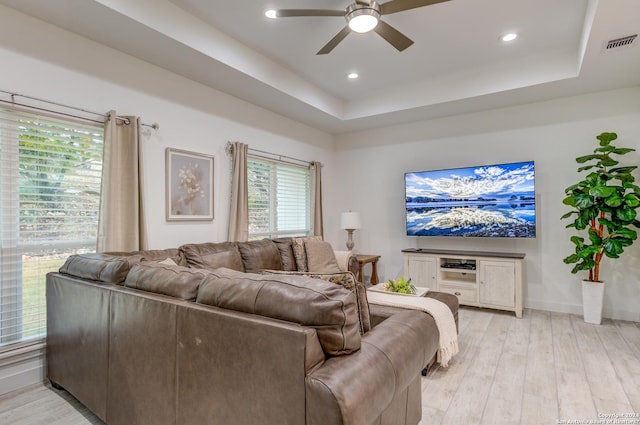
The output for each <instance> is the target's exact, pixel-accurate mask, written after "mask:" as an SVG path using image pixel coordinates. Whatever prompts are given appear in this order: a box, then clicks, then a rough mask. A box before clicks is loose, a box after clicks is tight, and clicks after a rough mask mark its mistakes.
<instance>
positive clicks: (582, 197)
mask: <svg viewBox="0 0 640 425" xmlns="http://www.w3.org/2000/svg"><path fill="white" fill-rule="evenodd" d="M593 204H594V201H593V197H592V196H590V195H586V194H578V195H574V196H573V206H575V207H576V208H578V209H585V208H589V207H590V206H591V205H593Z"/></svg>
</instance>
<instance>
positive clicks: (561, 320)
mask: <svg viewBox="0 0 640 425" xmlns="http://www.w3.org/2000/svg"><path fill="white" fill-rule="evenodd" d="M551 331H552V333H553V355H554V365H555V369H556V382H557V388H558V414H559V419H561V420H578V419H597V413H596V408H595V404H594V402H593V399H592V397H591V388H590V387H589V381H588V379H587V377H586V375H585V370H584V365H583V362H582V356H581V353H580V349H579V347H578V342H577V340H576V337H575V330H574V329H573V326H572V322H571V316H570V315H567V314H558V313H552V314H551Z"/></svg>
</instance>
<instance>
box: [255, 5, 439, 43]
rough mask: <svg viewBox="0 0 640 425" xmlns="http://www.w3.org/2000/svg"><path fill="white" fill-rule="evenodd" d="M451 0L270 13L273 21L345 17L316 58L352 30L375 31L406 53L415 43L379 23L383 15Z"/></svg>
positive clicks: (280, 10) (384, 24)
mask: <svg viewBox="0 0 640 425" xmlns="http://www.w3.org/2000/svg"><path fill="white" fill-rule="evenodd" d="M445 1H450V0H391V1H388V2H386V3H382V4H379V3H376V2H375V1H372V0H356V1H355V3H352V4H350V5H349V6H347V8H346V9H344V10H331V9H278V10H275V11H270V12H271V14H269V13H268V14H267V16H269V17H273V18H290V17H300V16H342V17H344V18H345V19H346V20H347V26H345V27H344V28H343V29H342V30H341V31H340V32H339V33H338V34H336V36H335V37H333V38H332V39H331V40H329V42H328V43H327V44H325V45H324V47H323V48H322V49H320V50H319V51H318V53H316V54H317V55H325V54H327V53H329V52H331V51H332V50H333V49H334V48H335V47H336V46H337V45H338V43H340V42H341V41H342V40H344V38H345V37H346V36H347V35H349V33H350V32H351V31H355V32H360V33H365V32H369V31H374V32H376V33H377V34H378V35H379V36H381V37H382V38H384V39H385V40H386V41H387V42H388V43H390V44H391V45H392V46H393V47H395V48H396V49H398V50H399V51H403V50H404V49H406V48H407V47H409V46H411V45H412V44H413V41H412V40H411V39H410V38H408V37H407V36H405V35H404V34H402V33H401V32H400V31H398V30H397V29H395V28H393V27H392V26H391V25H389V24H387V23H386V22H384V21H382V20H380V17H381V16H383V15H390V14H392V13H397V12H403V11H405V10H410V9H416V8H418V7H423V6H429V5H432V4H436V3H442V2H445Z"/></svg>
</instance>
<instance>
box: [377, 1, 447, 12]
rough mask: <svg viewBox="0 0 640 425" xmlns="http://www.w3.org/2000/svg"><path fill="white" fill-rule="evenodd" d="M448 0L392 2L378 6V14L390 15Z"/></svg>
mask: <svg viewBox="0 0 640 425" xmlns="http://www.w3.org/2000/svg"><path fill="white" fill-rule="evenodd" d="M445 1H450V0H392V1H388V2H386V3H383V4H381V5H380V13H382V14H383V15H390V14H392V13H396V12H402V11H405V10H410V9H415V8H417V7H423V6H430V5H432V4H436V3H443V2H445Z"/></svg>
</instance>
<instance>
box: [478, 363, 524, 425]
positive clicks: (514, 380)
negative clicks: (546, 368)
mask: <svg viewBox="0 0 640 425" xmlns="http://www.w3.org/2000/svg"><path fill="white" fill-rule="evenodd" d="M526 364H527V359H526V355H521V354H514V353H509V352H504V353H503V354H502V357H501V358H500V363H499V364H498V368H497V370H496V374H495V377H494V379H493V384H492V385H491V392H490V393H489V398H488V400H487V403H486V405H485V408H484V413H483V416H482V425H511V424H515V423H518V422H519V421H520V416H521V414H522V396H523V392H524V377H525V370H526Z"/></svg>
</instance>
